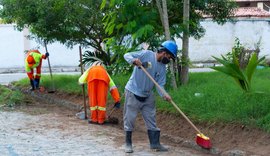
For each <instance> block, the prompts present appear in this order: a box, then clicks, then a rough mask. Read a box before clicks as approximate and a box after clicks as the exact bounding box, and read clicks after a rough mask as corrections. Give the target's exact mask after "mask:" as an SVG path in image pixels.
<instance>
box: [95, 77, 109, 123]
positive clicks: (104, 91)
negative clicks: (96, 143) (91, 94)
mask: <svg viewBox="0 0 270 156" xmlns="http://www.w3.org/2000/svg"><path fill="white" fill-rule="evenodd" d="M97 86H98V87H97V106H98V108H97V116H98V117H97V118H98V123H99V124H103V123H104V121H105V119H106V103H107V95H108V84H107V83H106V82H105V81H103V80H98V85H97Z"/></svg>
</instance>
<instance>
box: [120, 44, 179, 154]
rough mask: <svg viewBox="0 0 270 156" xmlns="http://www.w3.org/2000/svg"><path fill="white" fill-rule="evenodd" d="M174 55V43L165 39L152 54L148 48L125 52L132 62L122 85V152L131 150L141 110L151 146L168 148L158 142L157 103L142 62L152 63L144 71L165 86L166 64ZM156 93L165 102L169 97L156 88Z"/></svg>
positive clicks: (175, 53) (156, 148) (163, 149)
mask: <svg viewBox="0 0 270 156" xmlns="http://www.w3.org/2000/svg"><path fill="white" fill-rule="evenodd" d="M176 57H177V45H176V43H175V42H174V41H165V42H163V43H162V44H161V47H160V48H159V49H158V51H157V52H156V53H155V52H153V51H150V50H142V51H137V52H130V53H126V54H125V55H124V58H125V60H126V61H127V62H128V63H129V64H133V65H135V67H134V70H133V73H132V75H131V77H130V79H129V81H128V82H127V84H126V86H125V106H124V130H125V132H126V146H125V152H126V153H132V152H133V148H132V140H131V137H132V131H133V129H134V125H135V120H136V117H137V114H138V113H139V112H141V114H142V116H143V119H144V122H145V125H146V127H147V130H148V137H149V141H150V148H151V149H153V150H155V151H168V149H167V148H165V147H164V146H162V145H161V144H160V141H159V138H160V129H159V128H158V127H157V125H156V106H155V97H154V94H153V91H152V90H153V87H154V83H153V82H152V81H151V80H150V79H149V78H148V77H147V75H146V74H145V73H144V71H143V70H141V69H140V66H141V65H143V66H144V65H146V64H151V67H147V68H146V70H147V72H148V73H149V74H150V75H151V76H152V77H153V78H154V79H155V80H156V82H157V83H158V84H159V85H160V86H161V88H163V89H164V85H165V83H166V64H168V63H169V62H170V60H171V59H175V58H176ZM157 91H158V93H159V95H160V96H161V97H162V98H164V99H165V100H167V101H171V97H170V96H169V95H168V94H166V95H163V94H162V93H161V92H160V91H159V90H158V89H157Z"/></svg>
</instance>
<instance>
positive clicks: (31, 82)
mask: <svg viewBox="0 0 270 156" xmlns="http://www.w3.org/2000/svg"><path fill="white" fill-rule="evenodd" d="M30 84H31V87H32V89H31V90H35V82H34V80H32V79H31V80H30Z"/></svg>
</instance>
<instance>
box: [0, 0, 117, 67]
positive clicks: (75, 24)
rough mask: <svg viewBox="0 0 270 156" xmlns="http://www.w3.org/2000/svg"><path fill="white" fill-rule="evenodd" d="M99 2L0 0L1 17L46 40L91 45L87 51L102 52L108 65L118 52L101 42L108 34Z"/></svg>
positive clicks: (18, 27) (91, 53)
mask: <svg viewBox="0 0 270 156" xmlns="http://www.w3.org/2000/svg"><path fill="white" fill-rule="evenodd" d="M100 4H101V2H100V1H95V0H88V1H85V0H76V1H70V0H46V1H42V0H38V1H37V0H24V1H21V0H13V1H10V0H0V5H2V6H3V8H2V10H1V11H0V17H1V18H2V19H3V21H4V22H5V23H16V27H17V29H18V30H19V31H22V29H23V28H24V27H28V28H29V29H30V31H31V33H32V34H33V35H34V37H35V38H39V39H41V40H44V41H47V42H55V41H59V42H61V43H63V44H65V45H67V46H68V47H72V46H74V45H76V44H80V45H82V46H83V47H91V48H93V49H94V50H92V51H91V52H89V55H91V56H93V57H94V56H102V57H101V59H102V60H103V61H104V62H105V64H108V65H110V64H112V63H113V62H115V61H116V60H117V57H118V56H117V53H112V52H111V51H110V50H109V49H106V47H104V46H103V45H104V44H103V43H104V40H105V39H106V38H108V37H110V35H108V34H107V33H105V29H104V28H103V23H102V18H103V17H104V15H103V13H104V12H105V11H106V10H103V11H101V10H100V9H99V6H100ZM111 35H113V34H111Z"/></svg>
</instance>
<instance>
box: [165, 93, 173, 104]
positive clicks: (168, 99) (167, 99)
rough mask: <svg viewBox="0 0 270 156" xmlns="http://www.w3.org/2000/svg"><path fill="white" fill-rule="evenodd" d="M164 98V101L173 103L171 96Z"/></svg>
mask: <svg viewBox="0 0 270 156" xmlns="http://www.w3.org/2000/svg"><path fill="white" fill-rule="evenodd" d="M163 98H164V100H166V101H169V102H171V101H172V98H171V96H170V95H168V94H166V95H164V96H163Z"/></svg>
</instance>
